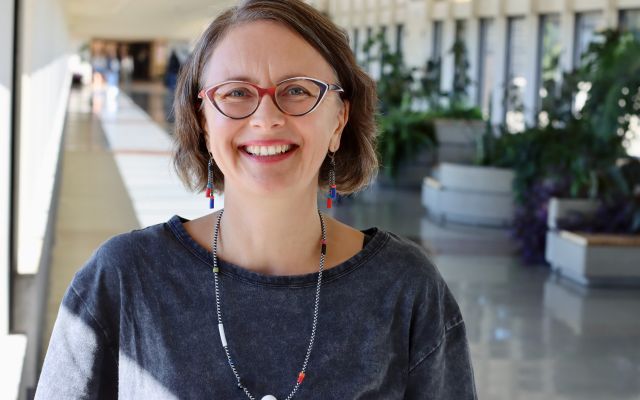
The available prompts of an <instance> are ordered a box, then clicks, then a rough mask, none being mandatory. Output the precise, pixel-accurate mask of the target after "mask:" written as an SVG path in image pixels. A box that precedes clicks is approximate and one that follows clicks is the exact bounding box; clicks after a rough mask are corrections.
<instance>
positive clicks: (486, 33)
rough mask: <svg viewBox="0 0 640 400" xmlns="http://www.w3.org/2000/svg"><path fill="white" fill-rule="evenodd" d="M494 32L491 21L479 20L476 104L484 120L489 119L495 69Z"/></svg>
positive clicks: (486, 19)
mask: <svg viewBox="0 0 640 400" xmlns="http://www.w3.org/2000/svg"><path fill="white" fill-rule="evenodd" d="M494 31H495V27H494V22H493V20H492V19H488V18H483V19H481V20H480V35H479V37H480V38H479V39H480V43H479V51H478V54H479V57H480V60H479V62H478V78H477V79H478V93H477V96H478V97H477V103H478V105H479V106H480V108H481V109H482V113H483V115H484V116H485V118H489V117H490V115H489V104H490V101H491V91H492V89H493V85H494V81H495V79H494V74H493V71H494V69H495V50H494V48H493V43H495V37H494V35H495V32H494Z"/></svg>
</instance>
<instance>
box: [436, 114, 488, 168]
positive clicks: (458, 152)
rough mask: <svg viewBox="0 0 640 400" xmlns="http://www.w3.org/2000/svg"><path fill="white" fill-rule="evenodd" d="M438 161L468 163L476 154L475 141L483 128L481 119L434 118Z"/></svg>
mask: <svg viewBox="0 0 640 400" xmlns="http://www.w3.org/2000/svg"><path fill="white" fill-rule="evenodd" d="M434 124H435V128H436V136H437V138H438V143H439V146H438V161H439V162H453V163H470V162H472V161H473V159H474V158H475V155H476V143H477V141H478V139H479V138H480V136H482V134H483V132H484V130H485V122H484V121H482V120H463V119H436V120H435V121H434Z"/></svg>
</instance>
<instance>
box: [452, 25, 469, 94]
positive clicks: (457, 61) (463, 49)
mask: <svg viewBox="0 0 640 400" xmlns="http://www.w3.org/2000/svg"><path fill="white" fill-rule="evenodd" d="M466 29H467V25H466V23H465V21H464V20H456V22H455V42H454V43H453V47H452V48H451V49H450V51H451V52H452V53H453V68H454V70H453V87H452V93H451V98H450V100H451V101H452V102H454V103H457V104H465V105H466V103H468V99H467V91H468V89H469V88H468V86H469V85H470V84H471V79H470V78H469V74H468V70H469V58H468V54H467V46H466V40H465V39H466Z"/></svg>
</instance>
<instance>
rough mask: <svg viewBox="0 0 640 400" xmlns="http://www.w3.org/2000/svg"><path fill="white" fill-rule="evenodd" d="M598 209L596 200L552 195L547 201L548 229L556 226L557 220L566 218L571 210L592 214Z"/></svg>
mask: <svg viewBox="0 0 640 400" xmlns="http://www.w3.org/2000/svg"><path fill="white" fill-rule="evenodd" d="M597 209H598V201H597V200H591V199H560V198H557V197H553V198H552V199H551V200H550V201H549V212H548V214H547V226H548V227H549V229H556V228H557V227H558V220H559V219H561V218H566V217H568V216H569V214H570V213H571V212H574V211H577V212H580V213H585V214H587V215H588V214H593V213H594V212H596V210H597Z"/></svg>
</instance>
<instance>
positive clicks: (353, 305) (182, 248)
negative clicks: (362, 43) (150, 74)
mask: <svg viewBox="0 0 640 400" xmlns="http://www.w3.org/2000/svg"><path fill="white" fill-rule="evenodd" d="M375 103H376V98H375V90H374V84H373V82H372V81H371V80H370V78H368V77H367V75H366V74H364V73H363V72H362V71H361V69H360V68H359V67H358V66H357V65H356V63H355V60H354V57H353V55H352V53H351V51H350V50H349V46H348V43H347V39H346V36H345V35H344V33H343V32H342V31H341V30H339V29H338V28H336V27H335V26H334V25H333V23H331V22H330V21H329V20H328V19H327V18H326V17H324V16H322V15H321V14H320V13H318V12H317V11H315V10H314V9H313V8H312V7H310V6H308V5H306V4H304V3H303V2H301V1H294V0H288V1H283V0H280V1H276V0H271V1H245V2H243V3H242V4H241V5H240V6H238V7H235V8H232V9H230V10H228V11H227V12H225V13H223V14H222V15H221V16H219V17H218V18H216V20H215V21H213V23H212V24H211V25H210V26H209V28H208V29H207V30H206V31H205V32H204V34H203V35H202V37H201V38H200V40H199V41H198V43H197V44H196V47H195V50H194V52H193V54H192V56H191V57H190V59H189V60H188V62H187V63H186V64H185V65H184V66H183V68H182V70H181V76H180V78H179V82H178V87H177V92H176V101H175V113H176V137H177V148H176V153H175V164H176V167H177V170H178V172H179V173H180V175H181V177H182V178H183V180H184V181H185V183H186V184H187V185H188V186H190V187H191V188H193V189H199V190H205V189H206V190H207V192H211V193H212V196H213V193H217V192H218V193H219V192H222V191H224V194H225V205H226V207H225V209H224V210H222V211H219V212H216V213H213V214H210V215H206V216H204V217H202V218H199V219H195V220H192V221H187V220H185V219H183V218H180V217H177V216H174V217H173V218H172V219H171V220H170V221H169V222H167V223H165V224H160V225H156V226H151V227H149V228H146V229H142V230H137V231H133V232H130V233H127V234H124V235H120V236H117V237H115V238H112V239H111V240H109V241H107V242H106V243H105V244H104V245H102V246H101V247H100V248H99V249H98V250H97V252H96V253H95V254H94V255H93V257H92V258H91V260H89V261H88V263H87V264H86V265H85V266H84V267H83V268H82V269H81V270H80V271H79V272H78V273H77V275H76V276H75V278H74V280H73V282H72V284H71V286H70V288H69V290H68V292H67V294H66V296H65V298H64V300H63V304H62V306H61V309H60V314H59V316H58V320H57V322H56V325H55V328H54V333H53V336H52V339H51V344H50V347H49V351H48V354H47V357H46V360H45V364H44V368H43V371H42V375H41V378H40V384H39V387H38V391H37V394H36V398H42V399H44V398H65V399H73V398H112V397H121V398H127V399H129V398H131V399H133V398H136V399H138V398H139V399H183V398H184V399H187V398H188V399H200V398H202V399H205V398H207V399H241V398H250V399H263V400H265V399H266V400H273V399H285V398H286V399H290V398H292V397H294V396H296V397H297V398H301V399H403V398H404V399H456V400H459V399H475V398H476V394H475V387H474V382H473V372H472V368H471V363H470V360H469V352H468V346H467V340H466V335H465V328H464V323H463V321H462V317H461V315H460V311H459V309H458V306H457V304H456V302H455V300H454V299H453V297H452V295H451V293H450V292H449V290H448V288H447V286H446V284H445V283H444V281H443V280H442V278H441V276H440V275H439V273H438V272H437V270H436V269H435V267H434V266H433V265H432V264H431V262H430V261H429V259H428V258H427V257H426V256H425V254H424V252H423V251H422V249H421V248H419V247H418V246H416V245H414V244H412V243H410V242H408V241H406V240H404V239H401V238H400V237H398V236H396V235H394V234H392V233H388V232H385V231H383V230H380V229H377V228H370V229H367V230H364V231H359V230H356V229H353V228H351V227H349V226H347V225H344V224H342V223H340V222H338V221H336V220H334V219H333V218H330V217H328V216H326V215H324V214H323V213H322V212H321V211H319V209H318V205H317V197H316V194H317V190H318V188H319V187H320V188H322V189H323V191H327V193H330V195H329V196H328V197H330V198H332V197H334V196H333V195H334V193H332V192H333V191H335V190H331V189H332V187H333V186H334V185H335V189H337V191H338V192H340V193H352V192H355V191H357V190H358V189H361V188H362V187H364V186H365V185H366V184H367V182H369V181H370V179H371V177H372V175H373V174H374V173H375V169H376V163H377V162H376V158H375V152H374V137H375V128H374V126H375V125H374V106H375ZM211 201H212V202H213V201H214V200H213V199H212V200H211ZM327 201H328V203H329V204H327V205H330V199H328V200H327Z"/></svg>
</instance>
